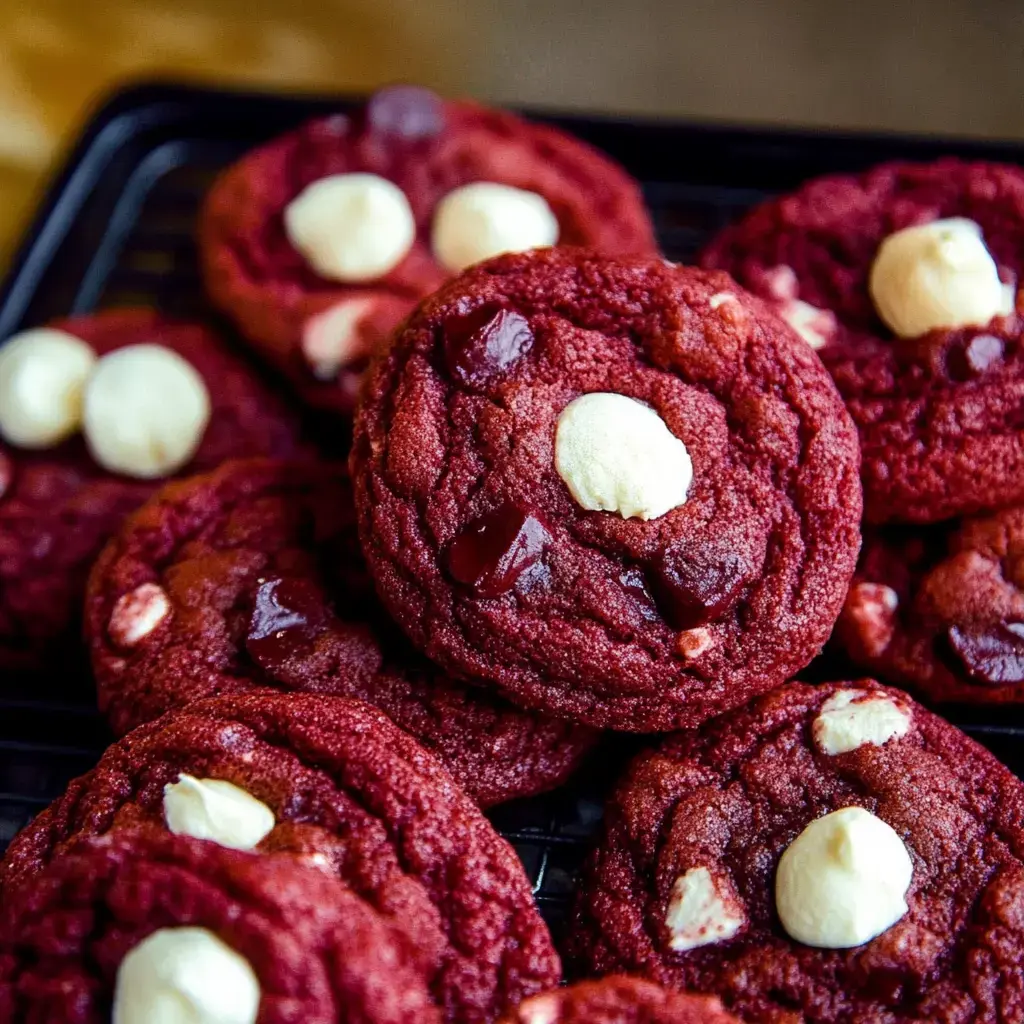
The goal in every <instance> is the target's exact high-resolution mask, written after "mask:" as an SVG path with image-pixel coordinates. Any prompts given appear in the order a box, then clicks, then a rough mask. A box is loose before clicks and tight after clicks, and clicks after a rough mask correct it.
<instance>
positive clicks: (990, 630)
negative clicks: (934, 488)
mask: <svg viewBox="0 0 1024 1024" xmlns="http://www.w3.org/2000/svg"><path fill="white" fill-rule="evenodd" d="M1022 587H1024V508H1019V507H1018V508H1011V509H1005V510H1004V511H1002V512H997V513H996V514H995V515H992V516H986V517H983V518H978V519H969V520H967V521H965V522H962V523H954V524H950V525H946V526H941V525H940V526H934V527H931V528H930V529H927V530H922V529H921V528H919V527H914V528H910V527H902V528H901V527H893V526H890V527H881V528H878V529H875V530H873V531H871V532H869V533H868V534H867V536H866V537H865V539H864V549H863V551H862V553H861V561H860V565H859V566H858V569H857V573H856V575H855V577H854V582H853V585H852V586H851V588H850V593H849V594H848V595H847V598H846V604H845V606H844V607H843V613H842V615H841V616H840V617H839V622H838V623H837V624H836V631H835V634H834V635H835V638H836V641H837V643H838V645H839V646H840V647H841V648H842V649H843V650H844V652H845V653H846V654H847V655H848V656H849V657H850V658H851V659H852V660H853V661H854V662H855V663H856V664H857V665H858V666H860V667H862V668H864V669H866V670H868V671H870V672H871V673H872V674H874V675H877V676H878V677H879V678H881V679H885V680H887V681H890V682H893V683H897V684H899V685H901V686H908V687H913V688H914V689H916V690H919V691H920V692H921V693H923V694H925V695H926V696H927V697H928V698H929V699H930V700H934V701H963V702H966V703H971V704H1001V703H1019V702H1021V701H1024V593H1022V589H1021V588H1022Z"/></svg>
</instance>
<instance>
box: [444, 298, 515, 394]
mask: <svg viewBox="0 0 1024 1024" xmlns="http://www.w3.org/2000/svg"><path fill="white" fill-rule="evenodd" d="M443 331H444V357H445V363H446V364H447V366H448V372H449V373H450V374H451V375H452V376H453V377H454V378H455V379H456V380H458V381H461V383H463V384H466V385H469V386H470V387H481V386H483V385H484V384H486V382H487V381H488V380H489V379H490V378H491V377H494V376H495V375H497V374H499V373H503V372H504V371H505V370H507V369H508V368H509V367H510V366H511V365H512V364H513V363H514V362H515V361H516V360H517V359H519V358H520V357H521V356H524V355H525V354H526V353H527V352H529V351H530V349H531V348H532V347H533V331H531V330H530V324H529V322H528V321H527V319H526V317H524V316H522V315H521V314H519V313H516V312H515V311H514V310H511V309H503V308H502V307H501V306H499V305H498V304H497V303H493V302H487V303H484V305H482V306H477V308H476V309H474V310H472V311H471V312H469V313H464V314H462V315H458V316H450V317H449V318H448V319H447V320H446V321H445V322H444V328H443Z"/></svg>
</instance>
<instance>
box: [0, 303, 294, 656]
mask: <svg viewBox="0 0 1024 1024" xmlns="http://www.w3.org/2000/svg"><path fill="white" fill-rule="evenodd" d="M53 326H54V327H55V328H57V329H59V330H61V331H64V332H68V333H70V334H72V335H74V337H76V338H79V339H81V341H83V342H86V343H87V344H88V345H89V346H91V348H92V350H93V351H94V353H95V354H96V355H99V356H105V355H107V354H108V353H111V352H114V351H115V350H123V349H125V348H126V347H127V346H131V345H138V344H142V343H145V344H149V343H155V344H158V345H161V346H164V347H165V348H167V349H170V350H171V351H173V352H175V353H177V354H178V355H180V356H182V357H184V359H185V360H187V361H188V363H190V364H191V366H192V367H193V368H194V369H195V370H196V371H197V372H198V373H199V375H200V376H201V377H202V379H203V381H204V382H205V385H206V388H207V390H208V392H209V400H210V418H209V422H208V425H207V426H206V429H205V432H204V433H203V436H202V440H201V442H200V444H199V446H198V448H197V449H196V450H195V453H194V455H193V456H192V458H191V459H190V460H189V461H188V463H187V465H185V466H183V467H182V469H181V472H189V473H191V472H203V471H207V470H210V469H212V468H213V467H214V466H217V465H219V464H220V463H221V462H223V461H224V460H225V459H228V458H231V457H234V456H251V455H275V456H289V455H293V454H295V453H296V452H297V450H298V448H299V443H298V436H299V425H298V422H297V420H296V417H295V415H294V414H293V413H292V412H291V411H290V410H289V409H288V408H286V406H285V405H284V404H283V403H282V402H281V401H280V400H279V399H278V398H277V397H276V396H275V395H274V394H273V393H272V392H271V391H270V390H269V389H268V388H267V387H266V385H265V384H263V383H262V382H261V381H260V380H259V379H257V378H256V377H255V376H254V375H253V373H252V372H251V371H250V370H248V369H247V368H246V367H245V365H244V364H243V363H242V362H240V361H239V360H238V359H237V358H236V357H235V356H234V355H232V354H231V353H230V352H229V351H228V350H226V349H225V348H224V347H223V345H222V343H221V342H220V340H219V339H218V338H217V337H216V336H215V335H213V334H212V333H211V332H210V331H208V330H207V329H206V328H204V327H201V326H199V325H198V324H185V323H175V322H172V321H168V320H164V319H163V318H161V317H160V316H158V315H157V314H156V313H152V312H148V311H141V310H136V311H117V312H109V313H99V314H96V315H93V316H88V317H80V318H77V319H74V320H65V321H59V322H57V323H56V324H54V325H53ZM16 343H17V337H15V338H13V339H11V341H10V344H12V345H13V344H16ZM98 365H99V366H103V365H104V361H103V360H102V359H101V360H100V362H99V364H98ZM31 384H32V382H31V380H29V383H28V384H27V385H24V386H23V393H22V397H23V400H24V401H26V402H31V401H35V400H38V398H39V396H38V395H36V394H35V393H34V391H33V390H32V387H31ZM47 386H51V382H49V381H47V380H46V379H45V377H37V378H36V389H38V388H45V387H47ZM26 391H27V392H29V393H28V394H25V392H26ZM9 411H10V410H9V409H8V412H9ZM4 418H5V417H4V416H0V419H4ZM158 486H159V483H158V482H157V481H154V480H153V479H138V478H131V477H129V476H126V475H123V474H120V473H114V472H110V471H108V470H107V469H104V468H103V467H102V466H101V465H100V464H99V463H98V462H97V461H96V459H95V458H94V457H93V455H92V454H90V449H89V447H87V444H86V441H85V439H84V438H83V436H82V435H81V434H73V435H72V436H70V437H68V438H67V439H66V440H63V441H62V442H60V443H58V444H56V445H55V446H52V447H47V448H39V449H37V450H29V449H26V448H23V447H15V446H14V445H11V444H5V443H3V442H2V441H0V670H5V671H7V670H12V669H26V670H40V669H43V668H50V669H56V668H58V667H62V666H66V665H68V664H70V663H77V662H78V661H80V659H81V647H80V644H79V641H78V637H79V633H80V616H81V601H82V595H83V593H84V591H85V582H86V577H87V575H88V572H89V568H90V566H91V565H92V563H93V561H94V560H95V558H96V556H97V555H98V554H99V552H100V550H101V548H102V546H103V544H104V543H105V541H106V540H107V538H108V537H109V536H110V535H111V534H112V533H113V532H114V531H115V530H116V529H117V528H118V527H119V526H120V524H121V522H122V521H123V520H124V518H125V517H126V516H127V515H128V513H130V512H131V511H132V510H134V509H135V508H137V507H138V506H139V505H141V504H142V503H143V502H144V501H145V500H146V499H147V498H148V497H149V496H150V495H151V494H152V493H153V492H154V491H155V490H156V489H157V487H158Z"/></svg>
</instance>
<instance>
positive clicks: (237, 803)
mask: <svg viewBox="0 0 1024 1024" xmlns="http://www.w3.org/2000/svg"><path fill="white" fill-rule="evenodd" d="M164 820H165V821H166V822H167V827H168V828H169V829H170V830H171V831H172V832H173V833H174V834H175V835H178V836H191V837H192V838H193V839H207V840H209V841H210V842H214V843H217V844H219V845H220V846H226V847H228V849H231V850H254V849H255V848H256V847H257V846H258V845H259V844H260V843H261V842H262V841H263V840H264V839H265V838H266V837H267V836H268V835H269V834H270V832H271V830H272V829H273V827H274V825H276V824H277V822H276V820H275V818H274V812H273V811H272V810H271V809H270V808H269V807H268V806H267V805H266V804H265V803H263V802H262V801H260V800H257V799H256V797H254V796H252V795H251V794H250V793H247V792H246V791H245V790H244V789H241V788H240V787H239V786H236V785H234V783H231V782H225V781H224V780H222V779H195V778H193V777H192V776H191V775H185V774H184V773H182V774H181V775H180V776H179V777H178V781H177V782H174V783H169V784H168V785H166V786H164Z"/></svg>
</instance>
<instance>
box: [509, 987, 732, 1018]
mask: <svg viewBox="0 0 1024 1024" xmlns="http://www.w3.org/2000/svg"><path fill="white" fill-rule="evenodd" d="M502 1024H738V1022H737V1020H736V1018H735V1017H733V1016H732V1015H731V1014H728V1013H726V1012H725V1010H723V1009H722V1004H721V1003H720V1002H719V1001H718V1000H717V999H709V998H707V997H706V996H691V995H684V994H683V993H679V992H671V991H669V990H668V989H664V988H661V987H660V986H659V985H654V984H652V983H651V982H649V981H643V980H641V979H640V978H626V977H608V978H602V979H601V980H600V981H582V982H580V983H579V984H577V985H571V986H570V987H569V988H560V989H558V990H556V991H554V992H545V993H544V995H540V996H534V997H533V998H532V999H527V1000H526V1002H525V1003H523V1004H522V1005H521V1006H520V1007H519V1009H518V1010H516V1012H515V1013H513V1014H512V1016H510V1017H506V1018H504V1020H503V1022H502Z"/></svg>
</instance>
